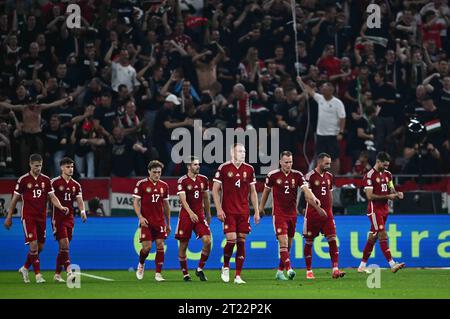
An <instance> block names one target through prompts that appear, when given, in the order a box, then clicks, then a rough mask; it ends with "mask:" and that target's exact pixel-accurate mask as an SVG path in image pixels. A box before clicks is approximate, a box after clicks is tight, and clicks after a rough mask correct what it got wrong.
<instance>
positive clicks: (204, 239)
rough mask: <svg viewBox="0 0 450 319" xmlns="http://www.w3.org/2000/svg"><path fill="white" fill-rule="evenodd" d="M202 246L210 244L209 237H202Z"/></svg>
mask: <svg viewBox="0 0 450 319" xmlns="http://www.w3.org/2000/svg"><path fill="white" fill-rule="evenodd" d="M203 246H205V247H207V246H211V237H209V236H206V237H204V238H203Z"/></svg>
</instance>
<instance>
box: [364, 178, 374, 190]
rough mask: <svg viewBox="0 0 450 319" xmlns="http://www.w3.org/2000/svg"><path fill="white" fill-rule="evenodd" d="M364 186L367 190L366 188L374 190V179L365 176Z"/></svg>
mask: <svg viewBox="0 0 450 319" xmlns="http://www.w3.org/2000/svg"><path fill="white" fill-rule="evenodd" d="M363 184H364V189H366V188H373V182H372V179H371V178H369V177H367V175H366V176H364V180H363Z"/></svg>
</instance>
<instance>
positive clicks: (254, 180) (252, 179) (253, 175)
mask: <svg viewBox="0 0 450 319" xmlns="http://www.w3.org/2000/svg"><path fill="white" fill-rule="evenodd" d="M250 181H251V182H250V185H252V184H256V177H255V169H254V168H253V167H252V168H251V172H250Z"/></svg>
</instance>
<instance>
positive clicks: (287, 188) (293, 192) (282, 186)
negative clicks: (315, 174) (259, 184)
mask: <svg viewBox="0 0 450 319" xmlns="http://www.w3.org/2000/svg"><path fill="white" fill-rule="evenodd" d="M264 186H265V187H267V188H270V189H272V199H273V200H272V201H273V203H272V214H273V215H275V216H280V215H284V216H297V193H298V188H299V187H300V188H303V187H308V184H307V182H306V181H305V178H304V177H303V174H302V173H300V172H299V171H297V170H291V171H290V172H289V173H288V174H287V175H286V174H285V173H284V172H283V171H282V170H281V169H276V170H274V171H271V172H270V173H269V174H267V177H266V183H265V185H264Z"/></svg>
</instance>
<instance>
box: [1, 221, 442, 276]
mask: <svg viewBox="0 0 450 319" xmlns="http://www.w3.org/2000/svg"><path fill="white" fill-rule="evenodd" d="M2 222H3V221H2ZM13 222H14V225H13V227H12V228H11V229H10V230H9V231H7V230H5V229H4V228H3V227H2V228H1V229H0V270H17V269H18V268H19V267H20V266H21V265H22V264H23V263H24V261H25V257H26V253H27V250H28V247H27V246H25V245H24V235H23V231H22V227H21V224H20V220H19V219H17V218H15V219H14V220H13ZM251 222H252V232H251V234H250V235H249V236H248V240H247V244H246V260H245V266H244V267H245V268H267V269H274V268H276V267H277V266H278V262H279V259H278V258H279V255H278V245H277V241H276V238H275V235H274V230H273V224H272V219H271V218H270V217H264V218H263V219H262V220H261V223H260V224H259V225H256V226H255V225H254V224H253V220H252V221H251ZM137 223H138V221H137V219H136V218H113V217H109V218H90V219H89V220H88V221H87V223H85V224H82V223H81V221H80V220H79V219H77V220H76V226H75V231H74V239H73V241H72V243H71V247H70V255H71V261H72V263H76V264H78V265H80V267H81V269H119V270H127V269H129V268H130V267H133V268H136V265H137V263H138V256H139V255H138V252H139V250H140V244H139V240H138V235H139V233H138V228H137ZM176 224H177V219H176V218H172V220H171V225H172V228H173V232H174V231H175V227H176ZM302 226H303V218H302V217H299V220H298V223H297V233H296V234H295V239H294V244H293V247H292V250H291V260H292V263H293V266H294V267H295V268H304V267H305V263H304V258H303V244H304V242H303V238H302V236H301V229H302ZM336 227H337V234H338V244H339V251H340V252H339V259H340V260H339V264H340V266H341V267H357V266H358V265H359V262H360V259H361V257H362V251H363V249H364V245H365V241H366V238H367V231H368V230H369V228H370V224H369V220H368V218H367V217H366V216H337V217H336ZM211 230H212V234H213V244H212V253H211V256H210V258H209V260H208V262H207V268H220V267H221V266H222V261H223V257H222V255H223V249H222V247H223V246H224V244H225V241H224V235H223V233H222V224H221V222H220V221H219V220H217V219H216V218H213V220H212V222H211ZM387 230H388V234H389V244H390V249H391V253H392V255H393V257H394V259H395V260H398V261H403V262H405V263H406V265H407V266H409V267H449V266H450V216H449V215H440V216H439V215H428V216H426V215H401V216H396V215H390V216H389V220H388V227H387ZM47 232H48V236H47V243H46V247H45V249H44V251H43V252H42V253H41V268H42V269H46V270H51V269H54V267H55V259H56V255H57V250H58V246H57V243H56V241H55V240H54V239H53V236H52V234H51V226H50V220H49V221H48V224H47ZM177 250H178V242H177V241H176V240H175V239H174V234H173V233H172V234H170V236H169V238H168V240H167V241H166V256H165V263H164V269H178V268H179V263H178V251H177ZM200 251H201V241H200V240H195V238H193V239H192V240H191V243H190V245H189V252H188V263H189V266H190V267H191V268H194V267H195V266H196V265H197V262H198V260H199V259H200ZM154 257H155V255H154V248H153V249H152V253H151V254H150V255H149V257H148V260H149V262H148V265H147V268H154V262H153V260H154ZM372 263H375V264H378V265H380V266H381V267H387V262H386V260H385V259H384V257H383V254H382V253H381V251H380V249H379V246H378V244H377V245H376V248H375V250H374V254H372V258H371V259H370V260H369V264H372ZM330 265H331V263H330V257H329V255H328V243H327V241H326V239H325V238H324V237H322V236H320V237H318V238H316V241H315V243H314V248H313V267H315V268H319V267H330ZM232 267H234V259H232Z"/></svg>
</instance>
